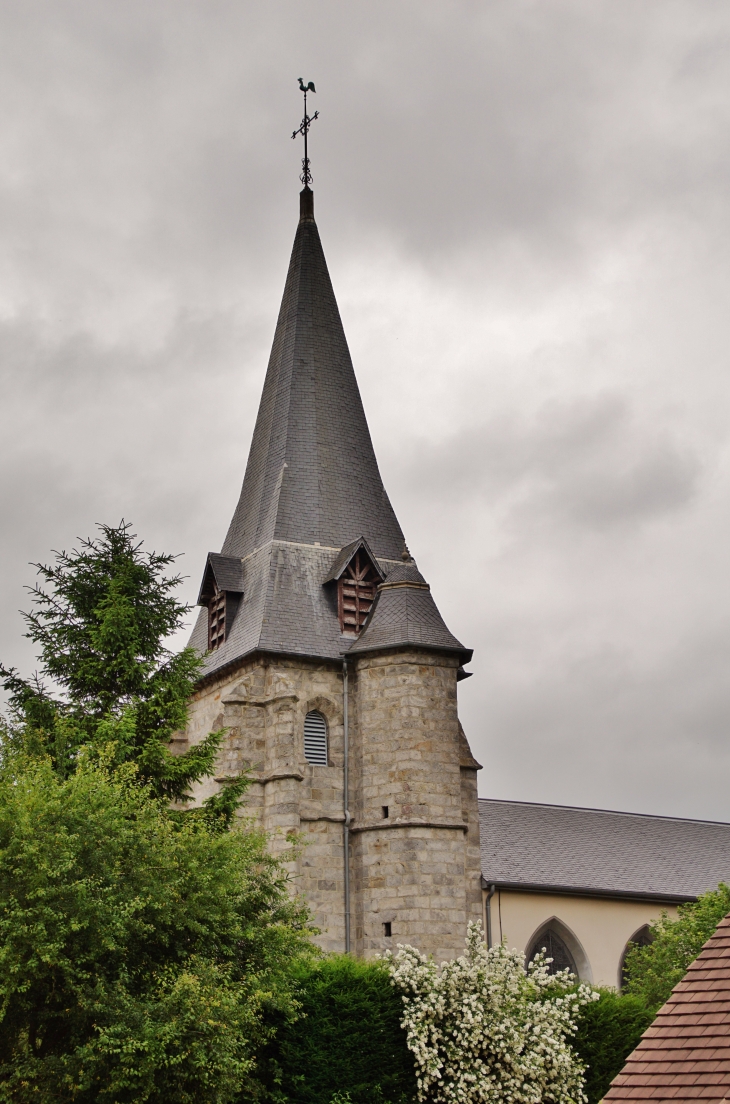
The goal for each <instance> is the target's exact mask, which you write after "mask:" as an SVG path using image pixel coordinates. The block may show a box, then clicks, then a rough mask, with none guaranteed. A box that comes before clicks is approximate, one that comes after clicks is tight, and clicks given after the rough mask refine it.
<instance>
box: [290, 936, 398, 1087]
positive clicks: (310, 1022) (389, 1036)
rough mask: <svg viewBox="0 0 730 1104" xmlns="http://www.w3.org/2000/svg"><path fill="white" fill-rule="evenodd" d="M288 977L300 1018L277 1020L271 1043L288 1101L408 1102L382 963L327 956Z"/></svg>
mask: <svg viewBox="0 0 730 1104" xmlns="http://www.w3.org/2000/svg"><path fill="white" fill-rule="evenodd" d="M294 980H295V981H296V983H297V987H298V990H297V1000H298V1001H299V1002H300V1003H301V1012H302V1016H301V1018H300V1019H297V1020H296V1021H291V1020H290V1021H289V1022H284V1023H282V1024H281V1026H280V1027H279V1029H278V1031H277V1038H276V1043H275V1046H274V1048H273V1050H274V1055H275V1063H274V1064H275V1065H277V1066H278V1068H279V1076H280V1079H281V1080H280V1089H281V1091H282V1092H283V1095H284V1097H285V1099H286V1100H287V1101H289V1102H290V1104H329V1102H330V1101H331V1100H332V1099H334V1098H337V1099H340V1100H343V1101H344V1100H349V1101H350V1102H351V1104H386V1102H392V1104H401V1102H405V1101H410V1100H414V1099H415V1093H416V1082H415V1076H414V1072H413V1059H412V1057H411V1054H410V1052H409V1050H408V1047H407V1046H406V1035H405V1032H404V1031H403V1030H402V1029H401V1027H400V1018H401V1016H402V1013H403V1009H402V1003H401V1000H400V997H399V996H398V994H397V993H396V991H395V989H394V988H393V986H392V985H391V983H390V977H389V974H388V969H387V966H386V965H385V963H382V962H378V961H375V962H373V961H370V962H363V961H362V960H360V959H355V958H351V957H350V956H349V955H331V956H327V957H325V958H322V959H320V960H319V961H316V960H309V961H300V962H299V964H298V966H297V968H296V970H295V973H294Z"/></svg>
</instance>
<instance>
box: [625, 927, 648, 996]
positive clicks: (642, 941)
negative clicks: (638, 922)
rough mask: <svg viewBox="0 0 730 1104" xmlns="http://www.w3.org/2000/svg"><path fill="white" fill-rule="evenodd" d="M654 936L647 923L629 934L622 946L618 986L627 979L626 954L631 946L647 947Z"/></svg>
mask: <svg viewBox="0 0 730 1104" xmlns="http://www.w3.org/2000/svg"><path fill="white" fill-rule="evenodd" d="M653 938H654V934H653V932H652V930H651V928H650V927H649V925H648V924H644V926H643V928H639V930H638V931H637V932H634V934H633V935H632V936H631V939H629V941H628V943H627V944H626V946H625V947H624V953H623V954H622V955H621V965H620V966H619V988H621V989H623V988H624V986H625V985H626V982H627V981H628V980H629V975H628V971H627V969H626V955H627V954H628V952H629V950H630V949H631V947H648V946H649V944H650V943H651V942H652V940H653Z"/></svg>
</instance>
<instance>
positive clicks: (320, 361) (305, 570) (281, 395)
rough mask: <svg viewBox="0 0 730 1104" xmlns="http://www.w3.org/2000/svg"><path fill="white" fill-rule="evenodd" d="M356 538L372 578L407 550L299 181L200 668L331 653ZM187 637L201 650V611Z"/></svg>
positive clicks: (308, 196)
mask: <svg viewBox="0 0 730 1104" xmlns="http://www.w3.org/2000/svg"><path fill="white" fill-rule="evenodd" d="M363 541H364V542H365V546H366V547H367V548H368V551H369V552H370V553H371V554H372V556H373V557H374V558H375V559H376V560H377V565H378V569H379V571H380V574H381V577H382V576H387V575H388V572H389V571H390V570H392V569H393V568H394V567H395V566H396V565H398V564H402V562H403V556H404V555H405V556H407V555H408V553H407V551H406V546H405V541H404V538H403V532H402V530H401V527H400V525H399V524H398V519H397V518H396V516H395V512H394V510H393V507H392V506H391V504H390V500H389V499H388V495H387V493H386V491H385V487H384V486H383V481H382V479H381V476H380V471H379V469H378V463H377V460H376V458H375V452H374V449H373V445H372V441H371V439H370V431H369V429H368V425H367V421H366V418H365V411H364V410H363V405H362V400H361V398H360V391H359V389H358V386H357V380H356V379H355V372H354V370H353V367H352V361H351V359H350V353H349V350H348V347H347V340H346V338H345V333H344V330H343V327H342V321H341V319H340V313H339V310H338V308H337V302H336V300H335V295H334V291H333V289H332V282H331V280H330V277H329V272H328V271H327V263H326V261H325V257H324V251H323V249H322V243H321V241H320V237H319V231H318V229H317V224H316V222H315V221H314V210H313V195H312V192H311V191H310V190H309V189H308V188H305V189H304V191H303V192H302V193H301V199H300V219H299V225H298V227H297V231H296V236H295V239H294V247H293V249H292V255H291V261H290V263H289V271H288V274H287V278H286V285H285V288H284V296H283V299H282V303H281V309H280V311H279V318H278V322H277V325H276V332H275V335H274V342H273V346H272V350H271V356H270V358H269V365H268V369H267V372H266V379H265V382H264V389H263V394H262V396H261V404H260V406H259V412H258V416H257V419H256V425H255V428H254V433H253V440H252V442H251V450H250V453H249V458H248V463H247V466H246V474H245V477H244V480H243V487H242V490H241V496H240V499H239V501H238V505H237V507H236V510H235V513H234V515H233V519H232V521H231V524H230V527H229V529H228V534H227V536H226V539H225V542H224V544H223V548H222V550H221V551H222V556H223V557H225V558H226V559H225V561H223V560H222V559H221V556H219V555H217V554H216V555H213V556H212V558H211V557H209V562H208V567H207V568H206V571H207V573H208V574H209V573H210V571H211V570H213V571H214V574H215V575H216V578H217V575H218V574H221V571H220V570H218V569H219V568H220V565H221V563H224V566H225V565H226V564H227V565H228V567H227V568H226V570H227V571H228V568H229V567H230V566H231V565H233V566H235V562H240V564H241V571H240V574H239V573H235V574H236V578H237V579H238V578H240V580H241V581H240V583H237V586H239V587H242V596H241V593H240V592H239V591H237V592H236V598H235V609H236V613H235V617H234V619H233V621H232V624H231V625H230V626H228V627H227V631H226V640H225V643H224V644H222V645H221V646H220V647H218V648H216V650H215V651H213V652H211V653H210V654H209V655H208V656H207V658H206V672H207V673H209V674H213V673H214V672H216V671H218V670H220V669H221V668H223V667H227V666H229V665H230V664H231V663H236V662H238V660H240V659H241V658H243V657H244V656H245V655H247V654H249V653H251V652H254V651H273V652H280V653H281V652H283V653H288V654H294V655H304V656H312V657H317V658H332V659H339V658H341V657H342V655H343V653H344V652H346V651H347V649H348V648H349V647H350V646H351V645H352V643H353V638H352V637H351V636H349V637H348V636H345V635H343V634H342V633H341V632H340V622H339V617H338V612H337V596H336V593H335V586H334V584H333V583H332V568H333V564H335V562H336V561H337V559H338V556H340V554H341V552H342V551H343V549H345V546H347V545H349V544H353V547H354V546H355V544H358V542H360V543H362V542H363ZM358 546H359V544H358ZM211 564H213V568H211V566H210V565H211ZM216 565H217V568H216ZM228 573H230V572H228ZM206 578H207V575H206ZM201 593H202V592H201ZM206 593H207V592H206ZM434 608H435V607H434ZM191 643H192V644H193V646H194V647H196V648H198V649H199V650H200V651H206V649H207V646H208V627H207V610H201V615H200V617H199V618H198V622H197V624H196V626H195V629H194V631H193V636H192V639H191Z"/></svg>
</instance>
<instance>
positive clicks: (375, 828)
mask: <svg viewBox="0 0 730 1104" xmlns="http://www.w3.org/2000/svg"><path fill="white" fill-rule="evenodd" d="M387 828H456V829H458V830H459V831H460V832H468V831H469V825H468V824H464V822H463V821H460V820H406V819H405V818H403V819H398V820H391V819H390V817H387V818H385V819H383V820H374V821H370V823H367V824H351V825H350V831H351V832H382V831H383V830H384V829H387Z"/></svg>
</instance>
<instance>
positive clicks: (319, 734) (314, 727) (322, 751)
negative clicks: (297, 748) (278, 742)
mask: <svg viewBox="0 0 730 1104" xmlns="http://www.w3.org/2000/svg"><path fill="white" fill-rule="evenodd" d="M304 758H305V759H306V760H307V762H308V763H312V764H314V766H315V767H326V766H327V722H326V720H325V719H324V717H323V716H322V714H321V713H318V712H317V710H316V709H313V710H312V711H311V712H310V713H307V715H306V717H305V718H304Z"/></svg>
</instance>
